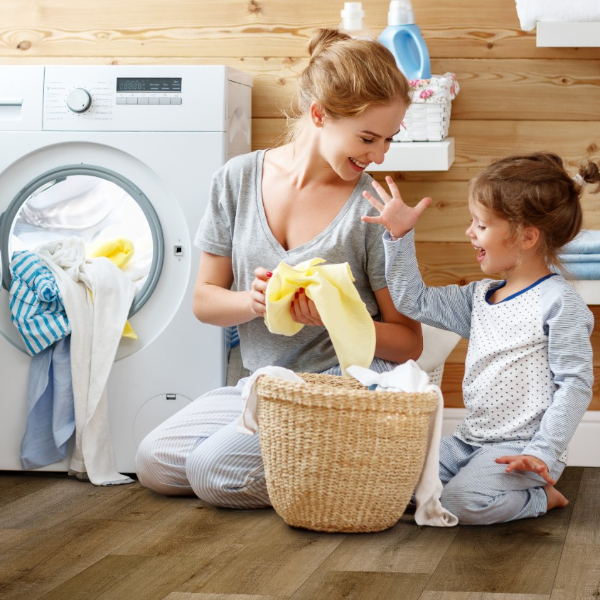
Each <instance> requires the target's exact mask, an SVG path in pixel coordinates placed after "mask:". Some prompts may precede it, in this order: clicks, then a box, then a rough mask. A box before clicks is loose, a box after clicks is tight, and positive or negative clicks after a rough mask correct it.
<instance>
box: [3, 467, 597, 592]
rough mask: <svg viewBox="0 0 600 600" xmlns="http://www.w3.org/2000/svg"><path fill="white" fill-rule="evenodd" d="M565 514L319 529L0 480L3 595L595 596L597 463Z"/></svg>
mask: <svg viewBox="0 0 600 600" xmlns="http://www.w3.org/2000/svg"><path fill="white" fill-rule="evenodd" d="M558 487H559V489H561V491H562V492H563V493H564V494H565V495H566V496H567V498H568V499H569V500H570V504H569V506H568V507H567V508H566V509H563V510H555V511H552V512H551V513H549V514H547V515H545V516H543V517H541V518H539V519H527V520H522V521H515V522H512V523H505V524H502V525H494V526H487V527H469V526H461V525H459V526H458V527H455V528H448V529H438V528H430V527H419V526H417V525H416V524H415V523H414V519H413V516H412V515H411V514H405V515H404V516H403V517H402V518H401V519H400V521H399V522H398V523H397V524H396V525H395V526H394V527H393V528H390V529H388V530H387V531H383V532H379V533H373V534H327V533H317V532H311V531H307V530H302V529H295V528H292V527H289V526H287V525H286V524H285V523H284V521H283V520H282V519H281V518H280V517H279V516H278V515H277V514H276V513H275V512H274V511H273V510H272V509H265V510H250V511H242V510H240V511H236V510H227V509H219V508H214V507H211V506H208V505H206V504H205V503H203V502H201V501H200V500H199V499H197V498H195V497H164V496H161V495H159V494H155V493H154V492H151V491H150V490H148V489H146V488H143V487H142V486H141V485H140V484H139V483H137V482H136V483H134V484H131V485H125V486H116V487H113V488H102V487H96V486H93V485H91V484H90V483H84V482H80V481H77V480H74V479H71V478H66V477H49V476H45V475H44V476H42V475H39V474H34V473H32V474H10V473H8V474H6V473H4V474H3V473H0V598H2V600H39V599H41V598H46V599H52V600H55V599H58V598H60V599H61V600H79V599H83V598H85V599H86V600H94V599H96V598H98V599H100V598H101V599H103V600H112V599H115V600H116V599H118V600H122V599H124V598H126V599H127V600H342V599H344V600H380V599H381V600H395V599H396V598H401V599H402V600H580V599H581V600H588V599H589V600H591V599H597V598H599V597H600V469H592V468H567V470H566V471H565V473H564V475H563V477H562V478H561V480H560V482H559V486H558Z"/></svg>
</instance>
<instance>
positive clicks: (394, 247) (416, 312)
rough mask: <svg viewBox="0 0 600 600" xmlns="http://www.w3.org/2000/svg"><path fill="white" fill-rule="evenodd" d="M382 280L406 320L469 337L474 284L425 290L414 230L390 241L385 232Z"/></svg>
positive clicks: (475, 283)
mask: <svg viewBox="0 0 600 600" xmlns="http://www.w3.org/2000/svg"><path fill="white" fill-rule="evenodd" d="M383 243H384V246H385V277H386V280H387V283H388V288H389V290H390V294H391V296H392V300H393V301H394V305H395V306H396V309H397V310H399V311H400V312H401V313H402V314H405V315H406V316H407V317H410V318H412V319H415V320H416V321H420V322H421V323H426V324H427V325H431V326H432V327H438V328H440V329H445V330H447V331H454V332H455V333H458V334H459V335H460V336H462V337H464V338H467V339H468V338H469V335H470V331H471V313H472V311H473V295H474V293H475V287H476V285H477V282H473V283H470V284H468V285H465V286H459V285H448V286H443V287H427V286H426V285H425V283H424V282H423V278H422V277H421V272H420V271H419V265H418V263H417V255H416V250H415V238H414V231H409V232H408V233H407V234H406V235H405V236H404V237H403V238H400V239H398V240H396V241H392V239H391V238H390V235H389V233H387V232H386V233H384V235H383Z"/></svg>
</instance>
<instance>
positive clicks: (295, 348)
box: [136, 29, 422, 508]
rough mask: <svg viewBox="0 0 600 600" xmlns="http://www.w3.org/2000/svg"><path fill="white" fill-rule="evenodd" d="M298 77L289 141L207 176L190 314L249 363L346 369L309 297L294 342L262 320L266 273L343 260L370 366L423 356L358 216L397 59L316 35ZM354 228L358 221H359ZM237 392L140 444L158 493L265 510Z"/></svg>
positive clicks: (382, 138) (416, 327) (226, 391)
mask: <svg viewBox="0 0 600 600" xmlns="http://www.w3.org/2000/svg"><path fill="white" fill-rule="evenodd" d="M309 52H310V61H309V63H308V66H307V67H306V69H305V70H304V71H303V73H302V74H301V75H300V78H299V80H298V107H297V111H296V113H295V114H293V115H292V119H291V121H292V128H291V131H290V136H289V138H290V139H289V142H288V143H287V144H284V145H283V146H280V147H278V148H273V149H270V150H268V151H265V150H259V151H257V152H252V153H250V154H247V155H244V156H239V157H236V158H234V159H232V160H231V161H229V162H228V163H227V164H226V165H225V166H224V167H223V168H222V169H220V170H219V172H217V173H216V174H215V176H214V178H213V183H212V189H211V198H210V203H209V207H208V209H207V212H206V214H205V216H204V218H203V219H202V222H201V223H200V227H199V229H198V233H197V235H196V239H195V243H196V245H197V246H199V247H200V249H201V250H202V255H201V259H200V267H199V270H198V278H197V282H196V288H195V293H194V313H195V315H196V316H197V318H198V319H200V320H201V321H204V322H206V323H212V324H214V325H219V326H221V327H227V326H230V325H238V329H239V334H240V344H241V350H242V358H243V363H244V367H245V368H246V369H248V370H250V371H254V370H256V369H258V368H260V367H264V366H267V365H278V366H282V367H287V368H289V369H294V370H296V371H310V372H329V373H337V374H339V373H340V368H339V365H338V364H337V362H338V360H337V357H336V354H335V351H334V349H333V345H332V343H331V339H330V337H329V335H328V333H327V330H326V329H325V327H323V324H322V322H321V319H320V316H319V313H318V311H317V310H316V307H315V305H314V303H313V302H312V301H311V300H309V299H308V298H307V297H306V295H305V294H303V293H301V292H299V293H298V297H297V298H296V300H295V301H294V303H293V308H292V318H293V319H294V320H296V321H297V322H299V323H302V324H304V325H305V327H304V328H303V329H302V330H301V331H300V332H299V333H297V334H296V335H294V336H291V337H286V336H281V335H274V334H271V333H270V332H269V331H268V329H267V327H266V326H265V322H264V318H263V317H264V313H265V310H266V309H265V295H264V292H265V290H266V287H267V281H268V278H269V276H270V272H271V271H273V269H275V268H276V267H277V265H278V264H279V263H280V262H281V261H285V262H286V263H287V264H291V265H296V264H298V263H300V262H302V261H305V260H308V259H312V258H316V257H318V258H323V259H325V260H326V261H327V262H329V263H340V262H348V263H349V264H350V266H351V269H352V274H353V276H354V278H355V285H356V288H357V290H358V292H359V294H360V295H361V298H362V300H363V302H364V303H365V305H366V307H367V310H368V311H369V313H370V314H371V316H372V317H373V320H374V324H375V333H376V348H375V361H374V363H373V364H372V365H371V368H372V369H374V370H377V371H384V370H390V369H393V368H394V367H395V366H396V364H397V363H399V362H404V361H406V360H408V359H410V358H413V359H417V358H418V357H419V355H420V354H421V351H422V336H421V326H420V324H419V323H416V322H415V321H412V320H411V319H408V318H407V317H405V316H404V315H401V314H400V313H398V312H397V311H396V309H395V308H394V304H393V302H392V299H391V296H390V293H389V291H388V289H387V284H386V281H385V274H384V267H385V256H384V251H383V247H382V245H381V240H380V239H379V238H380V236H379V233H378V231H377V230H376V229H375V228H373V227H371V226H370V225H367V224H366V223H361V222H360V219H359V217H360V216H362V215H364V214H366V213H367V210H366V209H370V211H371V212H372V214H376V213H375V211H374V210H373V209H371V208H370V207H368V206H367V205H366V204H365V202H364V201H363V198H362V192H363V191H364V190H367V189H370V186H371V181H372V179H371V177H370V176H369V175H367V174H366V173H365V172H364V171H365V169H366V168H367V167H368V166H369V164H370V163H373V162H375V163H381V162H382V161H383V158H384V154H385V153H386V152H387V150H388V148H389V145H390V142H391V139H392V137H393V136H394V135H395V134H396V133H397V132H398V131H399V129H400V125H401V123H402V119H403V118H404V114H405V112H406V108H407V106H408V103H409V101H410V99H409V96H408V90H409V85H408V82H407V80H406V79H405V77H404V76H403V75H402V73H400V71H399V70H398V67H397V66H396V62H395V60H394V57H393V55H392V54H391V53H390V52H389V51H388V50H387V49H386V48H385V47H384V46H382V45H381V44H379V43H377V42H375V41H373V40H356V39H352V38H350V37H349V36H347V35H344V34H341V33H339V32H338V31H335V30H331V29H324V30H317V32H316V33H315V35H314V36H313V39H312V40H311V43H310V48H309ZM357 224H358V225H357ZM244 381H245V380H243V379H242V380H241V381H240V382H239V383H238V385H237V386H236V387H228V388H221V389H218V390H214V391H213V392H210V393H208V394H205V395H204V396H202V397H201V398H198V399H197V400H195V401H194V402H192V403H191V404H190V405H189V406H187V407H186V408H184V409H183V410H182V411H180V412H179V413H177V414H176V415H174V416H173V417H172V418H171V419H169V420H167V421H166V422H165V423H163V424H162V425H160V426H159V427H158V428H157V429H156V430H154V431H153V432H151V433H150V434H149V435H148V436H147V437H146V439H144V440H143V441H142V444H141V445H140V448H139V450H138V454H137V461H136V463H137V469H136V470H137V474H138V477H139V480H140V481H141V482H142V483H143V484H144V485H145V486H147V487H150V488H152V489H153V490H155V491H157V492H161V493H164V494H196V495H197V496H199V497H200V498H202V499H203V500H205V501H206V502H209V503H211V504H215V505H220V506H229V507H238V508H255V507H261V506H269V505H270V502H269V496H268V493H267V488H266V483H265V476H264V468H263V463H262V457H261V452H260V443H259V438H258V435H254V436H247V435H244V434H240V433H238V432H237V428H236V424H237V420H238V417H239V415H240V414H241V409H242V399H241V392H242V387H243V385H244Z"/></svg>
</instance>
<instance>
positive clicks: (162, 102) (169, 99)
mask: <svg viewBox="0 0 600 600" xmlns="http://www.w3.org/2000/svg"><path fill="white" fill-rule="evenodd" d="M159 100H160V104H171V98H159Z"/></svg>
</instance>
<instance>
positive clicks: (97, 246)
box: [86, 238, 138, 340]
mask: <svg viewBox="0 0 600 600" xmlns="http://www.w3.org/2000/svg"><path fill="white" fill-rule="evenodd" d="M86 254H87V257H88V258H98V257H100V256H105V257H106V258H108V259H109V260H110V261H112V262H113V263H115V265H117V267H119V269H122V268H123V267H124V266H125V265H126V264H127V263H128V262H129V261H130V260H131V257H132V256H133V242H132V241H131V240H128V239H127V238H115V239H113V240H103V241H101V242H95V243H93V244H92V245H91V246H90V247H89V248H88V250H87V252H86ZM123 337H126V338H131V339H132V340H137V339H138V336H137V333H136V332H135V331H134V330H133V327H132V326H131V323H130V322H129V321H126V322H125V327H124V328H123Z"/></svg>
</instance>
